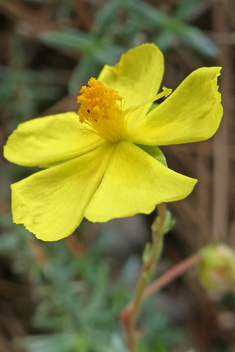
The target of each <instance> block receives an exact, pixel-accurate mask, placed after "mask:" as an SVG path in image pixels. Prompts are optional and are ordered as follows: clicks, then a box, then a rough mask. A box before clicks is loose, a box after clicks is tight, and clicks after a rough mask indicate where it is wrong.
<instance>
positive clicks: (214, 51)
mask: <svg viewBox="0 0 235 352" xmlns="http://www.w3.org/2000/svg"><path fill="white" fill-rule="evenodd" d="M180 38H181V40H182V41H183V42H184V43H186V44H187V45H188V46H190V47H191V48H193V49H194V50H196V51H198V52H199V53H201V54H202V55H204V56H206V57H210V58H216V57H217V56H218V53H219V52H218V48H217V46H216V45H215V44H214V43H213V41H212V40H211V39H209V38H208V37H206V36H205V35H204V34H203V33H202V32H201V31H200V30H199V29H197V28H193V27H190V26H185V29H184V30H183V31H182V32H181V34H180Z"/></svg>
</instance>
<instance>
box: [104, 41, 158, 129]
mask: <svg viewBox="0 0 235 352" xmlns="http://www.w3.org/2000/svg"><path fill="white" fill-rule="evenodd" d="M163 71H164V62H163V55H162V53H161V51H160V50H159V49H158V47H156V45H154V44H143V45H141V46H138V47H136V48H134V49H131V50H129V51H127V53H126V54H124V55H122V57H121V59H120V61H119V62H118V63H117V64H116V66H114V67H113V66H108V65H106V66H104V68H103V70H102V71H101V73H100V75H99V77H98V80H100V81H102V82H103V83H104V84H105V85H106V86H107V87H108V88H114V89H116V90H117V91H118V93H119V95H120V96H121V97H123V98H124V106H123V108H124V110H125V109H127V108H129V107H130V106H132V105H134V104H137V103H139V102H141V101H143V100H145V99H148V98H151V97H152V96H154V95H155V94H156V93H157V92H158V90H159V87H160V84H161V80H162V76H163ZM151 105H152V102H150V103H148V104H146V105H144V106H143V107H141V108H139V109H138V110H136V111H133V112H132V113H131V114H130V116H129V119H128V123H129V124H132V123H135V122H137V121H138V120H139V119H141V118H143V116H145V115H146V113H147V112H148V110H149V108H150V106H151Z"/></svg>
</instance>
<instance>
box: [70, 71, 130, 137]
mask: <svg viewBox="0 0 235 352" xmlns="http://www.w3.org/2000/svg"><path fill="white" fill-rule="evenodd" d="M80 93H81V95H79V96H78V98H77V101H78V103H79V104H80V108H79V110H78V114H79V120H80V121H81V122H85V123H86V124H87V125H89V126H90V128H91V130H92V131H93V132H95V133H97V134H98V135H99V136H100V137H101V138H104V139H106V140H110V141H113V142H116V141H118V140H120V139H121V138H122V136H123V134H124V132H125V130H126V122H125V118H124V114H123V110H122V106H121V101H122V99H123V98H122V97H121V96H120V95H119V94H118V92H117V91H116V90H114V89H110V88H107V87H105V85H104V84H103V83H102V82H100V81H97V80H96V79H95V78H93V77H92V78H91V79H90V80H89V81H88V86H83V87H82V88H81V90H80Z"/></svg>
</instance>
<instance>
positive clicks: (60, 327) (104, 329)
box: [0, 217, 177, 352]
mask: <svg viewBox="0 0 235 352" xmlns="http://www.w3.org/2000/svg"><path fill="white" fill-rule="evenodd" d="M8 230H10V231H8ZM31 241H32V235H30V234H29V233H27V231H25V230H24V229H23V228H22V227H20V226H17V227H15V226H14V227H13V228H12V225H11V224H10V219H9V218H8V217H6V218H5V235H3V236H1V237H0V248H1V256H6V255H8V257H10V258H11V260H12V265H13V268H14V270H15V271H16V272H18V273H20V274H24V273H27V274H28V275H29V276H30V277H31V281H32V282H34V297H35V299H36V301H37V302H38V307H37V309H36V312H35V316H34V320H33V322H32V324H33V326H34V329H36V330H37V332H41V333H40V334H39V335H35V336H28V337H26V338H24V339H22V340H21V342H20V346H21V347H22V348H23V349H24V350H25V351H27V352H54V351H56V352H83V351H84V352H86V351H87V352H100V351H104V352H105V351H106V352H108V351H112V352H121V351H122V352H125V351H126V352H127V349H126V346H125V337H124V335H123V332H122V330H121V325H120V323H119V314H120V312H121V311H122V308H123V307H124V306H125V305H126V304H127V303H128V302H129V300H130V299H131V297H132V289H131V287H130V282H131V281H132V278H133V277H134V276H136V270H137V269H136V268H137V267H138V266H136V260H135V258H134V257H133V258H130V259H129V260H128V261H127V262H126V264H125V265H124V267H123V269H122V270H121V272H120V275H119V279H118V280H115V282H114V281H113V280H112V279H111V276H112V272H111V268H110V264H109V263H108V261H107V259H106V258H105V257H104V252H105V251H107V250H108V246H109V245H110V241H109V239H108V238H107V237H105V236H101V237H100V238H99V239H98V240H96V241H95V242H94V243H93V244H92V246H91V247H90V249H89V251H88V252H87V253H84V254H83V255H81V256H78V255H74V254H72V253H71V251H70V250H69V249H68V247H67V245H66V244H65V242H64V241H58V242H55V243H44V242H41V241H39V242H38V243H36V242H35V244H36V245H37V246H40V248H41V250H42V251H43V253H44V255H45V258H46V261H45V262H44V263H43V265H42V263H40V262H37V261H35V258H34V257H33V255H32V251H31V246H30V243H31ZM16 253H18V254H17V255H16ZM153 306H155V308H154V309H153ZM157 310H158V309H157V306H156V304H155V303H154V301H153V300H152V301H149V302H147V303H145V309H144V311H143V315H142V317H141V325H143V326H145V329H146V334H145V336H144V338H143V339H142V342H141V351H146V352H150V351H152V349H153V348H154V349H155V348H156V346H158V348H159V351H169V349H168V348H170V346H171V345H172V343H174V341H175V340H176V338H177V336H176V334H175V332H173V331H172V330H171V329H170V328H169V326H168V323H167V319H166V318H165V317H163V316H162V315H161V314H158V313H157ZM159 346H161V348H160V347H159ZM164 346H165V347H164ZM167 346H168V347H167ZM164 348H165V349H164Z"/></svg>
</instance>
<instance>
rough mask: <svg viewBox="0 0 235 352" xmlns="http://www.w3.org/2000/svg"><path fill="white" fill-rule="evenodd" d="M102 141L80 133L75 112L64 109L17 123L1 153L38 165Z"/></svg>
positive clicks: (71, 154) (90, 147)
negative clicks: (64, 110) (60, 112)
mask: <svg viewBox="0 0 235 352" xmlns="http://www.w3.org/2000/svg"><path fill="white" fill-rule="evenodd" d="M102 142H103V141H102V140H101V139H100V138H99V137H98V136H97V135H95V134H92V133H90V134H87V133H84V127H83V126H82V124H81V122H80V121H79V118H78V115H77V114H76V113H74V112H68V113H63V114H58V115H53V116H46V117H41V118H37V119H34V120H30V121H27V122H24V123H22V124H20V125H19V126H18V127H17V129H16V130H15V131H14V132H13V133H12V134H11V135H10V137H9V138H8V141H7V144H6V146H5V147H4V156H5V158H6V159H8V160H9V161H11V162H13V163H15V164H19V165H22V166H38V165H39V166H40V165H45V164H51V163H56V162H59V161H63V160H68V159H71V158H74V157H76V156H78V155H81V154H83V153H86V152H87V151H89V150H91V149H93V148H95V147H97V146H98V145H99V144H101V143H102Z"/></svg>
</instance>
